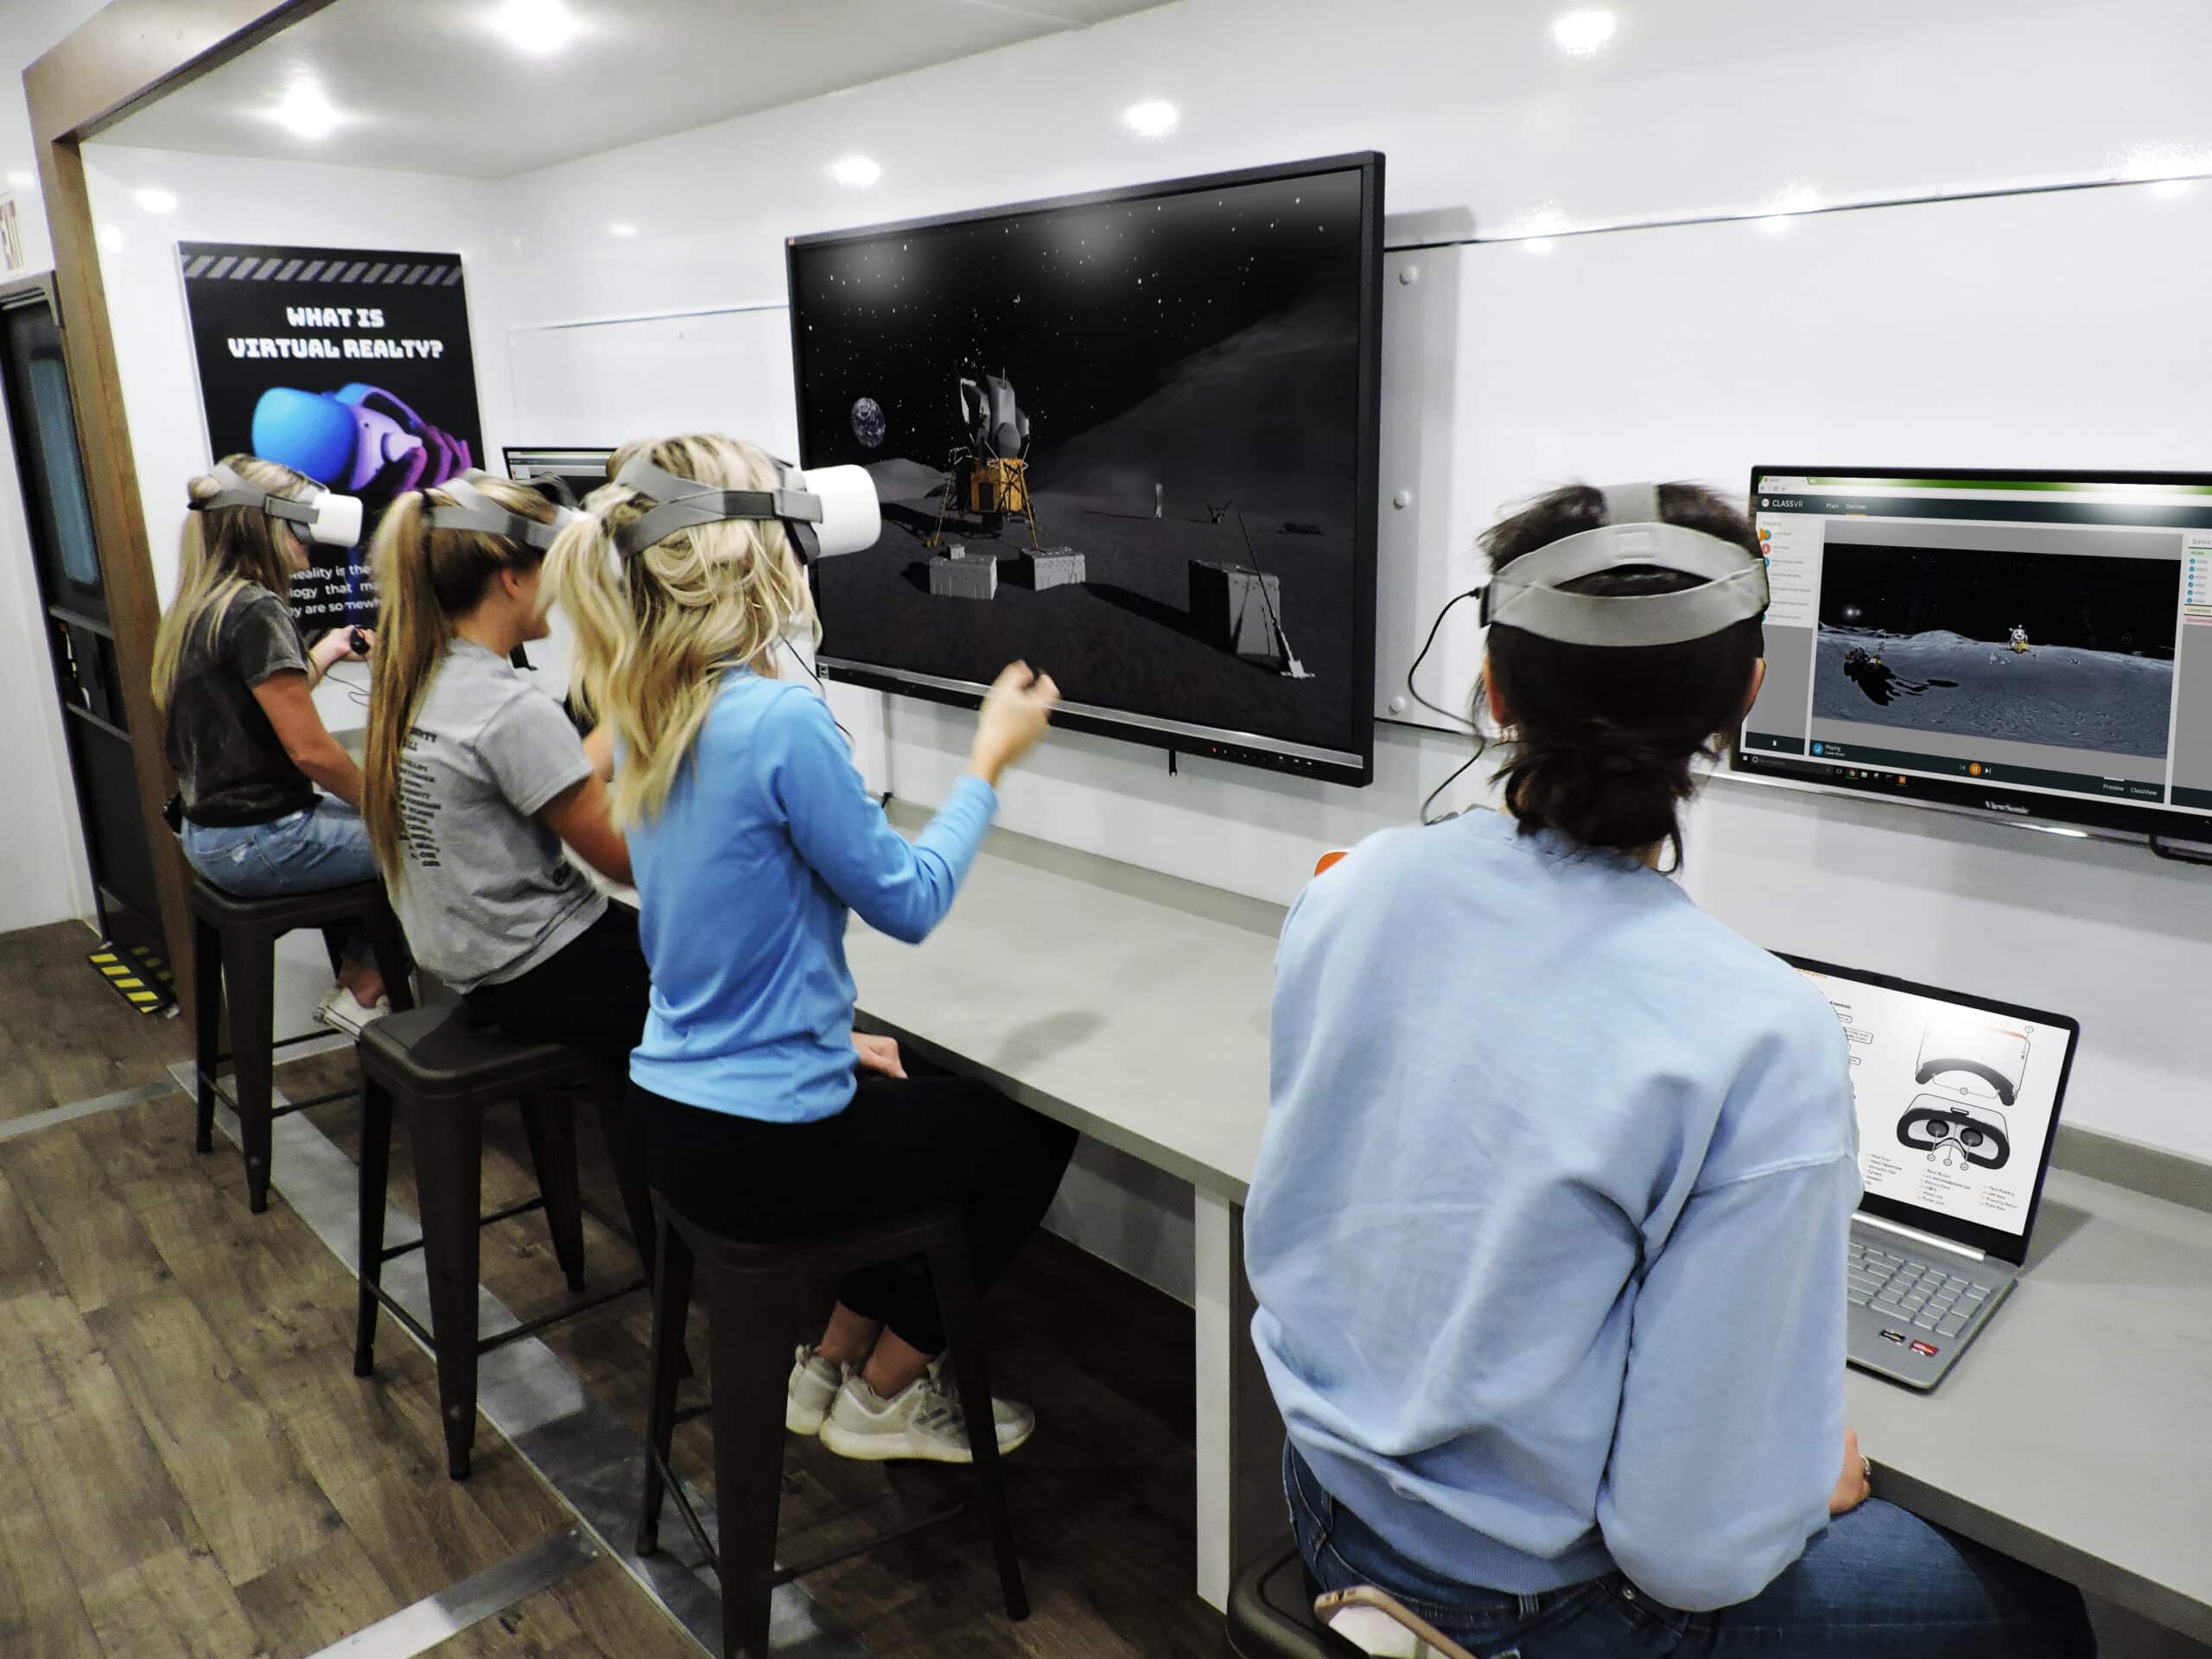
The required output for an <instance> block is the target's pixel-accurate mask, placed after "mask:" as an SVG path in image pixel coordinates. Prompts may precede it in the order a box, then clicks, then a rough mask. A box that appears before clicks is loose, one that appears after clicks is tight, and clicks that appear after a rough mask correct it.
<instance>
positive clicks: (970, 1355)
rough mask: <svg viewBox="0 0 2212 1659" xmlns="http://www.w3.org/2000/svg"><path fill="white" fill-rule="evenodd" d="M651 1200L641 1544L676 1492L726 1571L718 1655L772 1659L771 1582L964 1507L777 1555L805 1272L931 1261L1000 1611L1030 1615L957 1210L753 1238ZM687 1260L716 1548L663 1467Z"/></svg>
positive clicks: (695, 1532)
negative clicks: (706, 1382)
mask: <svg viewBox="0 0 2212 1659" xmlns="http://www.w3.org/2000/svg"><path fill="white" fill-rule="evenodd" d="M653 1205H654V1208H655V1210H656V1211H658V1215H659V1217H660V1237H659V1241H658V1250H657V1253H656V1254H657V1262H658V1267H657V1271H656V1273H655V1275H654V1283H653V1338H652V1342H653V1346H652V1393H651V1402H650V1404H649V1406H648V1408H647V1417H646V1423H645V1503H644V1506H643V1509H642V1510H641V1511H640V1515H639V1523H638V1553H639V1554H641V1555H650V1554H652V1553H653V1552H654V1551H655V1550H656V1549H658V1548H659V1546H660V1516H661V1503H662V1500H663V1497H664V1495H665V1496H667V1497H673V1498H674V1499H675V1501H676V1508H677V1514H678V1515H679V1516H681V1517H682V1518H683V1524H684V1526H685V1527H686V1528H687V1529H689V1530H690V1534H691V1537H692V1541H694V1542H695V1543H696V1544H697V1546H698V1548H699V1552H700V1554H702V1555H703V1556H704V1557H705V1558H706V1560H708V1562H709V1564H710V1565H711V1566H713V1567H714V1568H715V1572H716V1573H717V1574H718V1575H719V1576H720V1578H721V1601H722V1654H723V1656H724V1659H767V1653H768V1616H769V1605H770V1602H771V1599H772V1596H773V1594H774V1592H775V1589H776V1586H778V1585H781V1584H788V1583H790V1582H791V1580H794V1579H798V1578H804V1576H805V1575H806V1574H808V1573H814V1572H817V1571H819V1570H820V1569H822V1568H823V1567H829V1566H833V1565H835V1564H836V1562H839V1561H842V1560H848V1559H849V1558H850V1557H852V1556H854V1555H857V1554H862V1553H863V1552H865V1551H867V1550H870V1549H874V1548H877V1547H878V1546H879V1545H881V1544H886V1543H888V1542H890V1541H892V1540H893V1539H896V1538H903V1537H906V1536H907V1535H909V1534H912V1533H915V1532H918V1531H920V1530H921V1529H924V1528H925V1527H932V1526H936V1525H938V1524H939V1523H940V1522H945V1521H949V1520H950V1519H952V1518H954V1517H955V1516H958V1515H960V1514H961V1513H963V1511H964V1510H965V1509H966V1508H967V1505H966V1504H965V1503H962V1504H958V1505H956V1506H954V1507H953V1508H951V1509H950V1510H944V1511H942V1512H940V1513H938V1514H936V1515H932V1516H926V1517H925V1518H923V1519H921V1520H918V1521H913V1522H907V1523H906V1524H904V1525H901V1526H898V1527H893V1528H892V1529H888V1530H887V1531H885V1532H882V1533H880V1534H878V1535H876V1536H874V1537H873V1538H870V1539H868V1540H866V1541H863V1542H861V1543H859V1544H855V1545H853V1546H851V1547H850V1548H845V1549H841V1550H838V1551H836V1552H835V1553H834V1554H829V1555H826V1556H823V1557H821V1558H820V1559H818V1560H811V1561H804V1562H801V1563H799V1564H798V1565H797V1566H795V1567H779V1566H777V1565H776V1517H777V1510H778V1505H779V1500H780V1499H781V1497H782V1496H783V1467H784V1433H785V1430H784V1392H785V1382H786V1378H787V1376H788V1375H789V1372H790V1370H791V1344H790V1342H789V1340H788V1333H789V1330H790V1320H791V1302H792V1298H793V1295H794V1294H795V1293H796V1291H797V1289H798V1285H799V1284H800V1282H801V1281H802V1280H804V1279H807V1278H811V1277H814V1276H816V1275H827V1274H842V1273H844V1272H847V1271H849V1270H850V1269H852V1268H860V1267H867V1266H869V1265H871V1264H873V1263H875V1262H898V1261H904V1260H906V1259H907V1258H909V1257H912V1256H920V1257H922V1258H924V1259H925V1261H926V1262H928V1264H929V1270H930V1274H931V1277H932V1278H933V1279H934V1280H935V1281H936V1282H937V1294H938V1306H939V1307H940V1308H941V1309H942V1311H943V1313H944V1329H945V1336H946V1338H947V1341H948V1344H949V1346H950V1351H951V1356H952V1368H953V1375H954V1378H955V1381H956V1383H957V1385H958V1388H959V1391H960V1405H961V1410H962V1412H963V1414H965V1416H966V1417H967V1419H968V1444H969V1449H970V1451H971V1452H973V1453H974V1456H975V1464H974V1467H975V1471H976V1496H977V1497H980V1498H981V1499H982V1508H983V1522H984V1526H985V1529H986V1530H987V1531H988V1534H989V1537H990V1541H991V1548H992V1552H993V1554H995V1556H996V1557H997V1560H998V1569H999V1584H1000V1587H1001V1590H1002V1591H1003V1592H1004V1594H1005V1597H1006V1611H1007V1618H1013V1619H1022V1618H1027V1617H1028V1616H1029V1597H1028V1592H1027V1591H1026V1590H1024V1589H1023V1587H1022V1583H1021V1563H1020V1559H1019V1557H1017V1556H1016V1554H1014V1528H1013V1523H1012V1522H1011V1521H1010V1520H1009V1519H1008V1517H1007V1503H1006V1471H1005V1469H1004V1467H1003V1465H1001V1462H1000V1460H999V1444H998V1430H997V1428H996V1427H995V1424H994V1422H993V1420H992V1413H991V1389H990V1382H989V1378H988V1375H987V1372H986V1370H985V1366H984V1361H983V1345H982V1314H981V1308H980V1306H979V1304H980V1300H981V1299H980V1298H979V1297H978V1296H977V1294H976V1275H975V1270H974V1268H972V1267H971V1266H970V1264H969V1257H968V1236H967V1228H966V1224H965V1223H964V1222H963V1219H962V1217H961V1214H960V1211H958V1210H957V1208H950V1207H947V1208H942V1209H937V1210H931V1211H924V1212H922V1213H920V1214H918V1215H913V1216H908V1217H901V1218H900V1219H899V1220H896V1221H893V1222H890V1223H887V1224H884V1225H882V1226H880V1227H872V1228H868V1229H866V1230H861V1231H858V1232H850V1233H842V1234H839V1235H836V1236H832V1237H829V1238H800V1239H787V1240H778V1241H774V1242H772V1243H747V1242H743V1241H741V1240H738V1239H734V1238H728V1237H725V1236H722V1235H721V1234H719V1233H715V1232H710V1231H709V1230H706V1229H704V1228H702V1227H699V1226H696V1225H695V1224H693V1223H691V1222H690V1221H688V1220H686V1219H685V1218H684V1217H682V1216H680V1215H677V1213H676V1212H675V1211H673V1210H672V1209H671V1207H670V1205H669V1204H668V1201H667V1200H666V1198H664V1197H663V1196H662V1195H661V1194H660V1193H659V1192H655V1193H654V1194H653ZM695 1264H696V1265H699V1266H703V1267H704V1268H705V1269H706V1271H707V1274H708V1279H709V1285H708V1295H709V1320H710V1323H711V1325H712V1327H713V1329H712V1332H711V1336H712V1340H713V1344H714V1399H713V1402H712V1403H711V1405H710V1406H709V1408H708V1410H709V1414H710V1417H711V1421H712V1426H713V1429H714V1440H715V1509H716V1510H717V1511H718V1513H719V1514H720V1516H721V1541H722V1548H721V1550H720V1551H719V1552H718V1551H717V1550H716V1549H715V1547H714V1545H713V1544H712V1543H711V1542H709V1540H708V1537H707V1530H706V1528H705V1526H704V1524H703V1523H702V1522H701V1521H700V1518H699V1515H698V1512H697V1510H695V1509H694V1508H693V1507H692V1504H691V1502H690V1498H689V1497H687V1496H686V1495H685V1493H684V1491H683V1483H682V1482H681V1481H680V1480H678V1479H677V1477H676V1475H675V1472H674V1471H672V1470H671V1467H670V1466H669V1446H670V1442H671V1440H672V1439H673V1437H674V1434H675V1431H676V1423H677V1415H678V1414H677V1409H676V1388H677V1381H678V1379H679V1374H680V1372H681V1370H682V1359H683V1326H684V1321H685V1319H686V1317H687V1315H688V1314H689V1313H690V1305H691V1278H692V1272H693V1269H694V1266H695Z"/></svg>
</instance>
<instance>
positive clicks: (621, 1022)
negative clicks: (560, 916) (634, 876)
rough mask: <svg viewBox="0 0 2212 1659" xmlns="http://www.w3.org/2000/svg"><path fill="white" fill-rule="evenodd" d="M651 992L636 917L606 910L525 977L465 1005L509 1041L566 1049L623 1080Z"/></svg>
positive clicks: (616, 908)
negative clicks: (580, 1053)
mask: <svg viewBox="0 0 2212 1659" xmlns="http://www.w3.org/2000/svg"><path fill="white" fill-rule="evenodd" d="M651 991H652V975H651V974H650V973H648V972H647V970H646V968H645V946H644V945H642V944H639V941H638V913H637V912H635V911H633V910H632V909H631V908H629V906H626V905H617V904H609V905H608V906H607V912H606V914H604V915H602V916H601V918H599V919H598V920H597V921H595V922H594V923H593V924H592V925H590V926H589V927H588V928H586V929H585V930H584V931H582V933H580V934H578V935H577V936H576V937H575V938H573V939H571V940H569V942H568V944H564V945H563V946H562V947H561V948H560V950H556V951H555V952H554V953H553V955H552V956H550V957H547V958H546V959H545V960H544V961H543V962H541V963H538V964H537V967H535V968H533V969H531V970H530V971H529V972H528V973H526V974H524V975H522V976H519V977H518V978H515V979H511V980H508V981H507V982H505V984H501V985H481V986H479V987H478V988H476V989H474V990H473V991H471V992H470V993H469V994H468V996H467V1002H468V1011H469V1012H470V1013H471V1014H474V1015H475V1016H476V1018H477V1019H478V1020H481V1021H483V1022H484V1023H485V1024H486V1025H493V1026H497V1027H499V1029H500V1030H502V1031H504V1032H505V1033H507V1034H508V1035H510V1036H512V1037H518V1038H522V1039H526V1040H528V1041H530V1042H534V1043H566V1044H567V1045H568V1046H569V1047H571V1048H580V1049H582V1050H583V1052H585V1053H587V1054H588V1055H590V1056H591V1057H592V1058H594V1059H596V1060H600V1061H601V1062H603V1063H604V1064H606V1065H608V1066H610V1067H612V1068H613V1070H615V1071H620V1072H622V1073H623V1074H624V1075H625V1076H627V1075H628V1073H629V1070H630V1051H631V1050H632V1049H633V1048H635V1047H636V1046H638V1042H639V1039H640V1038H642V1037H644V1035H645V1008H646V999H647V997H648V996H649V995H650V994H651Z"/></svg>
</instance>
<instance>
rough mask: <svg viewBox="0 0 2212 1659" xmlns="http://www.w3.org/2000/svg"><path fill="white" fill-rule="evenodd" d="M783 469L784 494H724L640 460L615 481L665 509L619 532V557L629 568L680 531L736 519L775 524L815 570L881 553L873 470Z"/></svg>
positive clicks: (780, 491) (655, 510)
mask: <svg viewBox="0 0 2212 1659" xmlns="http://www.w3.org/2000/svg"><path fill="white" fill-rule="evenodd" d="M776 465H777V466H779V467H782V468H783V469H784V476H783V482H782V484H781V486H779V487H778V488H776V489H772V490H724V489H717V488H715V487H713V486H709V485H705V484H702V483H700V482H699V481H698V480H696V479H690V478H679V477H677V475H676V474H674V473H671V472H665V471H664V470H663V469H662V468H660V467H656V466H654V465H653V464H652V462H651V461H647V460H646V459H645V457H644V456H643V455H637V456H633V457H632V459H631V461H630V462H629V464H628V465H626V467H623V468H622V470H621V471H620V472H619V473H617V474H615V475H614V481H615V482H616V483H617V484H620V485H621V486H623V487H625V488H626V489H630V490H634V491H636V492H637V493H639V495H642V496H645V497H648V498H650V499H652V501H653V502H655V503H656V504H657V505H654V506H653V507H652V508H651V509H649V510H648V511H647V512H645V514H644V515H643V516H642V517H641V518H636V519H633V520H632V521H631V522H630V523H629V524H626V525H624V526H623V527H622V528H621V529H620V530H619V531H616V532H615V534H614V547H615V550H616V551H617V552H619V553H620V555H621V556H622V557H623V558H624V559H625V560H629V559H634V558H635V557H637V556H638V555H639V554H640V553H642V552H644V551H645V550H646V549H647V548H649V547H651V546H652V544H653V543H656V542H659V541H664V540H666V539H667V538H668V537H671V536H673V535H675V534H676V532H677V531H679V530H690V529H691V528H692V527H693V526H695V525H698V524H723V523H726V522H727V521H728V520H730V519H733V518H772V519H775V520H776V521H777V522H779V523H780V524H782V525H783V527H784V530H785V532H786V533H787V534H788V535H789V536H790V537H791V545H792V546H793V547H795V548H797V549H798V556H799V558H800V559H801V560H802V561H803V562H804V563H807V564H812V563H815V562H816V561H817V560H818V559H832V558H836V556H838V555H840V554H843V553H857V552H859V551H860V550H861V549H862V548H868V547H873V546H874V545H875V542H876V537H878V536H880V535H881V534H882V531H883V514H882V509H881V507H880V505H879V504H878V503H877V501H876V498H875V480H874V479H872V478H870V477H869V476H868V469H867V468H866V467H816V468H815V469H814V470H813V471H812V472H809V473H802V472H801V471H799V469H798V467H794V466H792V465H791V463H790V462H789V461H778V462H777V463H776Z"/></svg>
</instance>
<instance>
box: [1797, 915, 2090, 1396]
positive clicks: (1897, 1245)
mask: <svg viewBox="0 0 2212 1659" xmlns="http://www.w3.org/2000/svg"><path fill="white" fill-rule="evenodd" d="M1783 961H1784V962H1787V963H1789V965H1790V966H1791V967H1793V968H1795V969H1797V970H1798V971H1799V972H1800V973H1802V974H1803V975H1804V976H1805V977H1806V978H1808V979H1809V980H1810V981H1812V982H1813V983H1814V984H1815V985H1816V986H1818V987H1819V988H1820V989H1821V994H1822V995H1825V996H1826V997H1827V1000H1828V1001H1829V1003H1830V1005H1831V1006H1833V1007H1834V1009H1835V1014H1836V1018H1837V1019H1838V1020H1841V1021H1842V1023H1843V1029H1844V1034H1845V1035H1846V1036H1847V1038H1848V1039H1850V1045H1851V1083H1852V1092H1853V1096H1854V1097H1855V1098H1856V1100H1857V1102H1858V1107H1859V1174H1860V1177H1861V1179H1863V1180H1864V1182H1865V1185H1866V1196H1865V1197H1863V1198H1861V1199H1860V1200H1859V1213H1858V1214H1857V1215H1856V1216H1855V1217H1853V1218H1852V1223H1851V1261H1850V1268H1849V1274H1848V1280H1847V1283H1848V1290H1847V1295H1848V1297H1849V1300H1850V1310H1849V1324H1848V1327H1847V1336H1846V1338H1845V1349H1844V1351H1845V1354H1846V1356H1847V1357H1848V1358H1849V1359H1850V1361H1851V1363H1853V1364H1854V1365H1856V1366H1858V1367H1859V1368H1860V1369H1861V1370H1869V1371H1873V1372H1875V1373H1877V1374H1878V1375H1879V1376H1886V1377H1890V1378H1892V1379H1893V1380H1895V1381H1897V1382H1899V1383H1904V1385H1905V1386H1906V1387H1907V1388H1913V1389H1932V1388H1934V1387H1935V1386H1936V1383H1940V1382H1942V1379H1943V1376H1944V1374H1945V1373H1946V1372H1948V1370H1950V1369H1951V1367H1952V1366H1953V1365H1955V1363H1958V1358H1959V1356H1960V1355H1961V1354H1962V1353H1964V1352H1965V1351H1966V1347H1967V1344H1968V1343H1970V1342H1972V1341H1973V1340H1974V1338H1975V1337H1977V1336H1979V1335H1980V1333H1981V1329H1982V1327H1983V1326H1984V1325H1987V1324H1988V1323H1989V1321H1990V1320H1991V1319H1993V1318H1994V1317H1995V1316H1996V1313H1997V1307H1998V1304H1999V1303H2000V1302H2002V1301H2003V1300H2005V1296H2006V1295H2007V1294H2009V1293H2010V1292H2011V1290H2012V1284H2013V1281H2014V1280H2015V1279H2016V1278H2017V1277H2018V1274H2019V1268H2020V1264H2021V1263H2022V1262H2024V1261H2025V1260H2026V1259H2027V1254H2028V1235H2029V1232H2030V1230H2031V1229H2032V1228H2033V1227H2034V1225H2035V1218H2036V1206H2037V1205H2038V1204H2039V1203H2041V1202H2042V1199H2043V1178H2044V1172H2045V1171H2046V1170H2047V1169H2048V1168H2049V1167H2050V1143H2051V1141H2052V1140H2053V1139H2054V1138H2055V1136H2056V1131H2057V1128H2058V1107H2059V1103H2060V1102H2061V1101H2062V1100H2063V1098H2064V1097H2065V1094H2066V1077H2067V1073H2068V1072H2069V1071H2071V1070H2072V1068H2073V1065H2074V1046H2075V1043H2076V1042H2077V1041H2078V1040H2079V1039H2080V1037H2081V1034H2082V1028H2081V1027H2080V1026H2079V1025H2078V1024H2076V1023H2075V1021H2074V1020H2069V1019H2068V1018H2067V1017H2066V1016H2065V1015H2064V1014H2038V1013H2037V1012H2036V1011H2035V1010H2034V1009H2032V1008H2020V1007H2012V1005H2011V1004H2009V1003H2004V1002H1993V1001H1989V1000H1988V999H1987V998H1986V997H1970V996H1961V995H1956V994H1955V993H1954V992H1950V991H1939V990H1937V989H1936V988H1935V987H1933V986H1931V985H1915V984H1911V983H1910V982H1906V981H1904V980H1902V979H1891V978H1890V977H1889V976H1887V975H1884V974H1870V973H1865V972H1861V971H1860V970H1859V969H1853V968H1835V967H1831V966H1829V965H1828V964H1827V963H1820V962H1808V961H1806V960H1804V959H1803V958H1802V957H1789V956H1785V957H1783Z"/></svg>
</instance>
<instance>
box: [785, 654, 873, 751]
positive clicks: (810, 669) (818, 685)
mask: <svg viewBox="0 0 2212 1659" xmlns="http://www.w3.org/2000/svg"><path fill="white" fill-rule="evenodd" d="M778 643H779V644H780V645H782V646H783V648H784V649H785V651H787V652H791V660H792V661H793V662H795V663H797V664H798V665H799V666H800V667H801V668H803V669H804V670H805V671H806V677H807V678H808V679H810V680H812V681H813V682H814V689H815V690H817V691H819V692H820V693H821V694H822V706H823V708H824V709H829V687H828V686H826V685H824V684H823V683H822V677H821V676H820V675H819V674H817V673H816V672H815V671H814V664H812V663H810V662H808V661H807V660H806V658H804V657H802V656H800V655H799V652H798V646H797V645H793V644H791V641H790V640H789V639H783V640H779V641H778ZM829 723H830V724H831V725H833V726H835V727H836V728H837V729H838V730H839V731H841V732H845V722H844V721H842V720H840V719H838V718H837V713H836V710H835V709H830V712H829ZM854 741H855V739H854V737H853V734H851V733H850V732H845V742H846V744H847V746H848V747H849V746H850V745H851V744H852V743H853V742H854Z"/></svg>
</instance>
